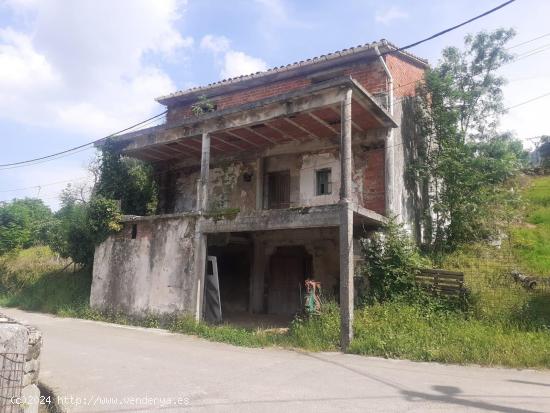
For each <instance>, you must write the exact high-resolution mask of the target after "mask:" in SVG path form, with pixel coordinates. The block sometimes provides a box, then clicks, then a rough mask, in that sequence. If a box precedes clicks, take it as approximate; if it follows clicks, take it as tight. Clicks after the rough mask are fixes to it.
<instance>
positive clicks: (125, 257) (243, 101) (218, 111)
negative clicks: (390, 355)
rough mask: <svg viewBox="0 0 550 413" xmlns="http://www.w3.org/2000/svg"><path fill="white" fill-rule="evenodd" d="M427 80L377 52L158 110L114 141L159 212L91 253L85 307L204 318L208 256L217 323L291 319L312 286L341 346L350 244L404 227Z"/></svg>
mask: <svg viewBox="0 0 550 413" xmlns="http://www.w3.org/2000/svg"><path fill="white" fill-rule="evenodd" d="M426 68H427V62H426V61H425V60H423V59H420V58H418V57H416V56H414V55H412V54H410V53H408V52H404V51H399V50H398V48H397V47H396V46H394V45H393V44H391V43H389V42H387V41H385V40H381V41H379V42H374V43H370V44H365V45H362V46H358V47H353V48H350V49H345V50H341V51H337V52H334V53H330V54H328V55H324V56H320V57H316V58H313V59H308V60H305V61H301V62H297V63H293V64H289V65H286V66H282V67H278V68H274V69H270V70H267V71H265V72H259V73H255V74H251V75H247V76H241V77H237V78H233V79H227V80H223V81H220V82H217V83H213V84H209V85H207V86H202V87H197V88H193V89H190V90H185V91H180V92H176V93H173V94H170V95H167V96H163V97H160V98H158V99H157V100H158V102H160V103H161V104H163V105H165V106H166V107H167V115H166V122H165V123H164V124H162V125H160V126H155V127H151V128H148V129H142V130H139V131H137V132H131V133H127V134H124V135H120V136H118V137H117V138H116V141H117V142H118V144H119V145H120V148H121V149H120V150H121V151H122V153H123V154H124V155H126V156H129V157H134V158H137V159H141V160H143V161H145V162H149V163H151V164H152V165H153V167H154V170H155V174H156V176H157V178H158V184H159V188H160V194H159V206H158V214H157V215H155V216H144V217H141V216H140V217H138V216H128V217H125V220H124V229H123V230H122V231H121V232H120V233H118V234H116V235H113V236H111V237H110V238H108V239H107V240H106V241H105V242H104V243H102V244H101V245H99V246H98V247H97V249H96V252H95V260H94V272H93V284H92V292H91V305H92V306H93V307H95V308H99V309H117V310H122V311H125V312H128V313H133V314H142V313H145V312H156V313H173V312H186V313H191V314H194V315H195V317H196V318H197V319H201V318H202V315H203V307H204V306H205V305H207V304H208V299H207V298H205V272H207V265H206V263H207V256H215V257H216V259H217V264H218V272H219V274H218V276H219V291H220V299H221V307H222V311H223V312H224V313H239V312H241V313H242V312H246V313H249V314H254V313H264V314H265V313H267V314H282V315H291V314H294V313H295V312H296V311H298V309H299V307H300V305H301V304H300V302H301V298H300V292H301V288H302V287H303V282H304V280H305V279H306V278H313V279H315V280H317V281H320V282H321V284H322V286H323V290H324V291H325V292H327V293H334V295H335V296H336V297H337V298H338V299H339V300H340V303H341V311H342V321H343V329H342V333H343V337H342V340H343V345H344V346H345V345H346V343H347V342H348V341H349V339H350V337H351V329H350V328H349V325H350V322H351V318H352V316H353V315H352V308H353V274H354V264H355V263H354V262H355V261H356V260H357V252H358V251H357V240H358V239H359V238H360V237H361V236H362V235H364V233H365V232H366V231H372V230H376V228H378V227H379V226H380V225H381V224H383V223H384V221H385V220H386V217H387V216H389V215H390V214H391V215H396V216H398V217H399V219H400V220H401V221H403V222H404V223H406V224H408V225H410V226H412V225H413V221H414V208H411V203H410V197H411V194H410V193H409V192H410V191H409V190H408V189H407V187H406V185H405V179H404V175H405V168H404V165H405V163H406V159H405V158H406V154H405V148H404V146H405V145H404V144H403V141H404V140H403V136H404V135H405V134H406V132H407V130H406V128H405V127H400V125H401V124H403V123H404V122H403V110H402V108H403V102H405V101H406V96H410V95H412V94H414V92H415V86H416V83H417V82H418V81H419V80H420V79H421V78H422V76H423V72H424V70H425V69H426ZM205 99H206V100H205ZM205 102H208V104H205ZM194 108H195V110H193V109H194ZM197 108H204V110H203V113H197ZM199 112H200V110H199ZM354 252H355V254H354Z"/></svg>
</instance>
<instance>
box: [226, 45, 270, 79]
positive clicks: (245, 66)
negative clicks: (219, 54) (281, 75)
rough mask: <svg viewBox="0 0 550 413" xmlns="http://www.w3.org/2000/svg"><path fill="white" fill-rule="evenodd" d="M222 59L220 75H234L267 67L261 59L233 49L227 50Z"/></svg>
mask: <svg viewBox="0 0 550 413" xmlns="http://www.w3.org/2000/svg"><path fill="white" fill-rule="evenodd" d="M224 60H225V62H224V66H223V70H222V72H221V75H222V77H235V76H240V75H246V74H250V73H256V72H261V71H263V70H266V69H267V64H266V63H265V62H264V61H263V60H262V59H258V58H257V57H252V56H248V55H247V54H246V53H243V52H237V51H234V50H230V51H229V52H227V53H226V54H225V59H224Z"/></svg>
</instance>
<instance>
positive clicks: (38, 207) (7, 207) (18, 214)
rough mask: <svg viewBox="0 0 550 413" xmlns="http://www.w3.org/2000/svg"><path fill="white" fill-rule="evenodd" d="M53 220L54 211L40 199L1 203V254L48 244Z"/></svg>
mask: <svg viewBox="0 0 550 413" xmlns="http://www.w3.org/2000/svg"><path fill="white" fill-rule="evenodd" d="M52 219H53V215H52V211H51V210H50V208H48V207H47V206H46V205H44V203H43V202H42V200H40V199H34V198H25V199H14V200H13V201H11V202H3V203H0V254H4V253H6V252H9V251H11V250H14V249H16V248H29V247H31V246H33V245H38V244H44V243H46V242H47V241H48V228H49V225H50V224H51V221H52Z"/></svg>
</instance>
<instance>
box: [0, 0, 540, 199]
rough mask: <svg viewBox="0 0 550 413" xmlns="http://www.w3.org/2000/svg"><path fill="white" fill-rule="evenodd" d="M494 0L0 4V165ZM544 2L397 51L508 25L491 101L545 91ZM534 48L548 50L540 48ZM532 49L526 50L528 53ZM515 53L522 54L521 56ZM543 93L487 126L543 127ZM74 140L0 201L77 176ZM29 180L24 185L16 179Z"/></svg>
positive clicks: (519, 130) (83, 171)
mask: <svg viewBox="0 0 550 413" xmlns="http://www.w3.org/2000/svg"><path fill="white" fill-rule="evenodd" d="M502 2H503V0H475V1H471V0H461V1H456V0H439V1H432V0H414V1H413V0H410V1H405V0H402V1H398V0H389V1H374V0H340V1H333V0H315V1H313V0H294V1H291V0H226V1H222V0H187V1H185V0H179V1H178V0H74V1H73V0H0V144H1V146H0V148H1V149H0V164H5V163H11V162H18V161H22V160H26V159H30V158H36V157H40V156H44V155H48V154H50V153H54V152H58V151H62V150H65V149H67V148H70V147H74V146H77V145H81V144H84V143H87V142H89V141H92V140H94V139H98V138H100V137H103V136H105V135H108V134H110V133H112V132H114V131H117V130H119V129H122V128H124V127H126V126H129V125H132V124H134V123H137V122H139V121H142V120H144V119H146V118H148V117H150V116H152V115H156V114H158V113H160V112H162V111H163V107H162V106H161V105H159V104H158V103H156V102H155V100H154V99H155V98H156V97H159V96H162V95H164V94H167V93H170V92H173V91H176V90H181V89H187V88H189V87H192V86H198V85H202V84H206V83H210V82H214V81H217V80H220V79H223V78H227V77H232V76H237V75H241V74H248V73H251V72H256V71H259V70H264V69H267V68H269V67H273V66H279V65H283V64H287V63H292V62H295V61H298V60H303V59H306V58H310V57H314V56H318V55H321V54H326V53H328V52H331V51H335V50H339V49H342V48H347V47H350V46H357V45H360V44H364V43H367V42H371V41H375V40H379V39H382V38H385V39H388V40H390V41H391V42H393V43H395V44H397V45H405V44H409V43H412V42H413V41H416V40H419V39H422V38H425V37H427V36H428V35H431V34H433V33H435V32H438V31H440V30H442V29H445V28H447V27H449V26H453V25H455V24H457V23H459V22H461V21H463V20H466V19H468V18H470V17H473V16H475V15H477V14H480V13H482V12H484V11H486V10H488V9H490V8H492V7H495V6H496V5H498V4H500V3H502ZM549 15H550V2H548V1H545V0H516V2H515V3H512V4H511V5H509V6H507V7H505V8H504V9H501V10H499V11H497V12H495V13H494V14H491V15H490V16H487V17H484V18H482V19H480V20H478V21H476V22H474V23H472V24H469V25H467V26H465V27H462V28H460V29H458V30H456V31H453V32H451V33H448V34H446V35H444V36H441V37H439V38H437V39H435V40H432V41H429V42H427V43H424V44H422V45H420V46H418V47H415V48H414V49H411V52H413V53H415V54H416V55H418V56H421V57H424V58H427V59H428V60H429V62H430V64H432V65H433V64H437V61H438V59H439V56H440V53H441V50H442V49H443V48H444V47H446V46H458V47H460V46H461V45H462V44H463V39H464V36H465V35H466V34H468V33H476V32H478V31H481V30H488V31H490V30H494V29H496V28H499V27H506V28H508V27H512V28H514V29H515V30H516V31H517V36H516V37H515V38H514V39H513V40H512V41H511V42H510V45H511V46H515V45H518V46H517V47H514V48H513V49H510V52H514V53H516V54H517V55H523V56H526V57H524V58H522V59H520V60H518V61H517V62H514V63H512V64H509V65H506V66H505V67H503V68H502V69H501V74H502V75H504V76H505V77H506V78H507V79H508V80H509V83H508V84H507V85H506V86H505V87H504V95H505V106H507V107H508V106H512V105H515V104H517V103H521V102H524V101H526V100H529V99H531V98H533V97H536V96H538V95H541V94H544V93H547V92H550V47H549V46H550V35H548V36H545V37H542V38H541V39H538V40H535V41H532V42H530V43H528V44H525V45H519V44H520V43H522V42H524V41H528V40H531V39H534V38H536V37H538V36H543V35H546V34H548V33H549V32H550V29H549V28H548V25H547V17H548V16H549ZM547 47H548V50H546V48H547ZM531 51H534V53H533V54H530V55H529V52H531ZM527 55H528V56H527ZM549 107H550V96H548V97H546V98H543V99H540V100H537V101H534V102H532V103H529V104H525V105H522V106H519V107H517V108H514V109H511V110H510V111H509V113H508V114H506V115H505V116H504V117H503V119H502V123H501V129H502V130H503V131H504V130H510V131H513V132H514V133H515V134H516V136H517V137H518V138H520V139H522V140H524V142H525V144H526V145H530V144H531V143H532V142H533V140H532V139H530V138H532V137H534V136H538V135H542V134H550V116H548V108H549ZM94 156H95V155H94V150H93V149H87V150H83V151H81V152H78V153H76V154H73V155H71V156H65V157H62V158H60V159H57V160H54V161H51V162H44V163H39V164H35V165H32V166H27V167H23V168H12V169H0V201H3V200H10V199H12V198H15V197H17V198H21V197H25V196H29V197H37V196H38V197H40V198H42V199H44V202H45V203H47V204H48V205H49V206H51V207H52V208H53V209H56V208H58V206H59V194H60V192H61V190H62V189H63V188H64V187H65V186H66V185H67V184H68V183H72V184H73V185H83V184H86V183H88V182H90V174H89V173H88V172H87V169H88V165H89V163H90V162H91V161H92V160H93V158H94ZM29 187H30V188H29Z"/></svg>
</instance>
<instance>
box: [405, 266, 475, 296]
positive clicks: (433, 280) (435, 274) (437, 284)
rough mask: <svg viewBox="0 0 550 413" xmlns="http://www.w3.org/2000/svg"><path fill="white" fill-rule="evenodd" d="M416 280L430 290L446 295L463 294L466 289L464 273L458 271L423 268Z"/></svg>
mask: <svg viewBox="0 0 550 413" xmlns="http://www.w3.org/2000/svg"><path fill="white" fill-rule="evenodd" d="M416 282H417V283H418V284H419V285H420V286H421V287H423V288H425V289H426V290H428V291H430V292H433V293H435V294H441V295H446V296H461V295H462V294H464V292H465V291H466V288H465V287H464V273H462V272H457V271H448V270H441V269H436V268H435V269H431V268H422V269H421V270H420V272H419V273H418V274H417V275H416Z"/></svg>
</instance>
